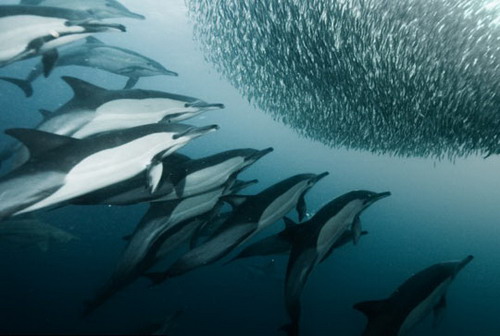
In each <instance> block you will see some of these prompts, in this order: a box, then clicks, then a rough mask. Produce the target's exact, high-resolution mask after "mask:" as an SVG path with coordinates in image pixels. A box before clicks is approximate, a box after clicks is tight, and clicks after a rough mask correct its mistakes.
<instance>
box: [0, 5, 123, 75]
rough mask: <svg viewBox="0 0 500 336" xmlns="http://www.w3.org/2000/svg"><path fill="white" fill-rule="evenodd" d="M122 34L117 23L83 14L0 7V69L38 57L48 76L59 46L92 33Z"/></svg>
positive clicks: (33, 8) (51, 9) (55, 10)
mask: <svg viewBox="0 0 500 336" xmlns="http://www.w3.org/2000/svg"><path fill="white" fill-rule="evenodd" d="M117 30H118V31H125V27H124V26H123V25H121V24H116V23H105V22H100V21H96V20H95V19H93V18H92V17H91V16H90V15H89V13H87V12H85V11H76V10H69V9H64V8H55V7H38V6H21V5H2V6H0V45H1V46H2V48H1V49H0V67H3V66H6V65H8V64H11V63H13V62H17V61H21V60H24V59H27V58H31V57H35V56H38V55H42V56H43V66H44V74H45V75H46V76H48V74H49V73H50V71H51V70H52V68H53V66H54V64H55V62H56V61H57V57H58V53H57V49H56V48H58V47H60V46H62V45H64V44H67V43H69V42H73V41H76V40H78V39H81V38H84V37H86V36H88V35H89V34H92V33H99V32H108V31H117Z"/></svg>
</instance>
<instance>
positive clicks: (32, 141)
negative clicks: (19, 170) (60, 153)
mask: <svg viewBox="0 0 500 336" xmlns="http://www.w3.org/2000/svg"><path fill="white" fill-rule="evenodd" d="M5 133H6V134H7V135H10V136H11V137H13V138H16V139H17V140H19V141H20V142H22V143H23V145H25V146H26V147H27V148H28V150H29V152H30V157H31V158H36V157H38V156H40V155H41V154H43V153H45V152H47V151H50V150H53V149H55V148H57V147H60V146H62V145H66V144H68V143H71V142H76V141H79V140H78V139H75V138H71V137H67V136H64V135H57V134H53V133H47V132H44V131H39V130H35V129H27V128H10V129H7V130H5Z"/></svg>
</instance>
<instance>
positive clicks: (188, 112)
mask: <svg viewBox="0 0 500 336" xmlns="http://www.w3.org/2000/svg"><path fill="white" fill-rule="evenodd" d="M63 80H64V81H65V82H66V83H67V84H68V85H69V86H70V87H71V89H72V91H73V94H74V95H73V98H72V99H70V100H69V101H68V102H67V103H66V104H64V105H63V106H61V107H60V108H58V109H57V110H56V111H54V112H49V111H45V110H44V111H42V112H43V117H44V118H43V120H42V121H41V122H40V123H39V124H38V125H37V126H36V129H38V130H41V131H45V132H50V133H55V134H59V135H66V136H71V137H73V138H78V139H81V138H86V137H89V136H91V135H95V134H99V133H105V132H109V131H113V130H119V129H126V128H131V127H135V126H140V125H147V124H152V123H157V122H159V121H164V122H174V121H182V120H186V119H188V118H191V117H193V116H196V115H198V114H199V113H202V112H205V111H210V110H218V109H222V108H224V105H223V104H220V103H207V102H204V101H203V100H201V99H198V98H194V97H188V96H182V95H177V94H172V93H168V92H162V91H153V90H140V89H134V90H107V89H104V88H101V87H99V86H96V85H93V84H91V83H88V82H86V81H83V80H80V79H78V78H74V77H68V76H66V77H63ZM9 152H10V153H12V154H14V153H16V155H15V160H14V162H13V165H14V166H19V165H20V164H22V163H24V162H25V161H26V160H27V159H28V153H27V151H26V149H24V150H23V149H16V148H12V149H10V150H6V155H5V156H7V153H9Z"/></svg>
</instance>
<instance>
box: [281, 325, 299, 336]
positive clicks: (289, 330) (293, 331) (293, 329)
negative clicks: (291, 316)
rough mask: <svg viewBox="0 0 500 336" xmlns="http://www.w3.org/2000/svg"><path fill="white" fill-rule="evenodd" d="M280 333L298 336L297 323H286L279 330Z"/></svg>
mask: <svg viewBox="0 0 500 336" xmlns="http://www.w3.org/2000/svg"><path fill="white" fill-rule="evenodd" d="M279 330H280V331H283V332H286V334H287V335H288V336H298V335H299V324H298V323H294V322H291V323H287V324H285V325H283V326H281V327H280V328H279Z"/></svg>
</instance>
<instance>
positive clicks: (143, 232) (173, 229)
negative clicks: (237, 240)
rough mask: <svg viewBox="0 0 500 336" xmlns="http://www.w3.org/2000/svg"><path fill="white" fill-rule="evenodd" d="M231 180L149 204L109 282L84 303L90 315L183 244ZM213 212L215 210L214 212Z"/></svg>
mask: <svg viewBox="0 0 500 336" xmlns="http://www.w3.org/2000/svg"><path fill="white" fill-rule="evenodd" d="M231 185H232V181H228V184H227V185H224V186H221V187H219V188H218V189H216V190H213V191H210V192H207V193H205V194H201V195H196V196H193V197H188V198H184V199H180V200H173V201H165V202H157V203H151V205H150V206H149V209H148V211H147V212H146V214H145V215H144V216H143V218H142V219H141V221H140V222H139V225H138V226H137V229H136V230H135V231H134V233H133V234H132V235H131V236H130V237H126V239H128V240H129V242H128V244H127V246H126V248H125V250H124V251H123V253H122V256H121V258H120V260H119V262H118V264H117V266H116V268H115V270H114V272H113V274H112V275H111V278H110V279H109V281H108V282H107V283H106V284H105V285H104V286H103V287H102V288H101V290H100V291H99V292H98V294H97V296H96V298H95V299H94V300H92V301H90V302H88V303H87V306H86V309H85V311H84V315H89V314H90V313H91V312H93V311H94V310H95V309H96V308H98V307H99V306H101V305H102V304H103V303H104V302H105V301H106V300H108V299H109V298H110V297H111V296H113V295H114V294H115V293H116V292H117V291H119V290H120V289H122V288H124V287H125V286H127V285H129V284H130V283H132V282H133V281H135V280H136V279H137V278H138V277H139V276H140V275H141V274H143V273H144V272H145V271H147V270H148V269H149V268H151V267H152V266H153V265H154V264H155V263H156V262H158V261H159V260H161V258H163V257H164V256H165V255H166V254H167V253H168V252H170V251H171V250H172V249H173V248H175V247H176V246H178V245H179V244H181V243H182V242H183V241H186V240H187V239H188V238H189V236H190V233H191V232H193V231H194V230H195V229H196V226H197V225H200V224H202V222H203V221H204V220H209V218H210V217H211V216H213V213H214V211H215V212H216V211H218V207H217V204H218V203H219V198H220V197H221V196H222V195H224V194H227V193H230V192H232V189H231ZM214 209H215V210H214Z"/></svg>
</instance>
